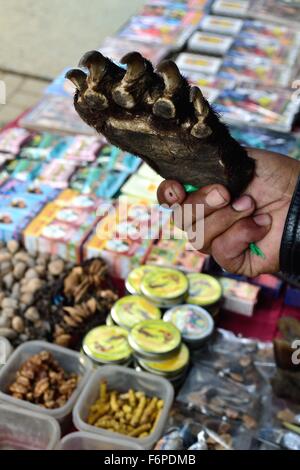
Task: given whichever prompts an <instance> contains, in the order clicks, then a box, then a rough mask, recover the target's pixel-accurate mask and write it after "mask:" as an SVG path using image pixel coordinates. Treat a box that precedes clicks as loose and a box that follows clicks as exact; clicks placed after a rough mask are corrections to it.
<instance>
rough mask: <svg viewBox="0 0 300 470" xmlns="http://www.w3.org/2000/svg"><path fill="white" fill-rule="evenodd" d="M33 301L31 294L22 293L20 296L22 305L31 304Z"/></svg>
mask: <svg viewBox="0 0 300 470" xmlns="http://www.w3.org/2000/svg"><path fill="white" fill-rule="evenodd" d="M32 301H33V295H32V294H23V295H22V296H21V297H20V302H21V305H22V304H23V305H24V306H26V305H29V304H31V303H32Z"/></svg>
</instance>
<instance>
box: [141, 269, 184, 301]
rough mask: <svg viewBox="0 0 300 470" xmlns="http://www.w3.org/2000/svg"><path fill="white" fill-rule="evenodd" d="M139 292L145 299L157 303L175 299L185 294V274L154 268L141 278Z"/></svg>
mask: <svg viewBox="0 0 300 470" xmlns="http://www.w3.org/2000/svg"><path fill="white" fill-rule="evenodd" d="M141 290H142V293H143V294H144V295H145V296H146V297H149V298H150V299H152V298H153V299H154V300H157V301H159V300H160V299H176V298H178V297H179V298H180V297H181V296H184V295H185V294H186V292H187V290H188V280H187V277H186V276H185V274H183V273H182V272H181V271H178V270H177V269H172V268H155V270H152V271H150V272H149V273H147V274H145V276H144V277H143V279H142V283H141Z"/></svg>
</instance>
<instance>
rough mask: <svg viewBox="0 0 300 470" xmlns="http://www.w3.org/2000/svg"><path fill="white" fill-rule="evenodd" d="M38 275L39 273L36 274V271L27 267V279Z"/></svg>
mask: <svg viewBox="0 0 300 470" xmlns="http://www.w3.org/2000/svg"><path fill="white" fill-rule="evenodd" d="M38 277H39V275H38V273H37V272H36V270H35V269H33V268H30V269H28V271H26V274H25V279H28V280H29V279H35V278H38Z"/></svg>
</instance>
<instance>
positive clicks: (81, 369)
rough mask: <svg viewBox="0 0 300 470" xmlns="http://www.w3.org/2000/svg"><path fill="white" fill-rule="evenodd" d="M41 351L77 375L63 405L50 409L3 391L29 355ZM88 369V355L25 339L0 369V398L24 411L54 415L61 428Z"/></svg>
mask: <svg viewBox="0 0 300 470" xmlns="http://www.w3.org/2000/svg"><path fill="white" fill-rule="evenodd" d="M41 351H49V352H51V353H52V354H53V356H54V357H55V359H56V360H57V361H58V362H59V364H60V366H61V367H62V368H63V369H64V370H65V371H66V372H68V373H72V372H73V373H76V374H78V375H79V376H80V377H81V379H80V380H79V383H78V386H77V388H76V390H75V391H74V392H73V393H72V395H71V397H70V398H69V400H68V401H67V403H66V404H65V405H64V406H62V407H60V408H56V409H53V410H48V409H46V408H42V407H40V406H38V405H35V404H33V403H29V402H27V401H25V400H19V399H18V398H14V397H12V396H10V395H9V394H8V393H7V390H8V387H9V386H10V385H11V383H12V382H13V381H14V379H15V376H16V373H17V371H18V370H19V368H20V366H21V365H22V364H23V363H24V362H25V361H26V360H27V359H29V358H30V357H31V356H33V355H34V354H37V353H39V352H41ZM92 370H93V366H92V363H91V361H90V360H89V359H88V358H86V357H83V356H81V355H80V354H79V353H76V352H74V351H71V350H69V349H66V348H63V347H61V346H56V345H55V344H51V343H47V342H45V341H28V342H27V343H24V344H22V345H21V346H19V347H18V348H17V349H16V350H15V351H14V352H13V354H12V355H11V356H10V357H9V359H8V361H7V363H6V364H5V366H3V368H2V369H1V371H0V401H2V402H8V403H10V404H12V405H15V406H22V407H23V408H26V409H28V410H33V411H36V412H37V413H42V414H44V415H47V416H51V417H52V418H56V419H57V420H58V421H59V423H60V424H61V425H63V426H64V427H65V426H66V425H67V422H68V418H69V417H70V416H71V413H72V409H73V407H74V404H75V402H76V400H77V398H78V395H79V393H80V391H81V390H82V388H83V386H84V385H85V383H86V381H87V379H88V378H89V376H90V374H91V372H92Z"/></svg>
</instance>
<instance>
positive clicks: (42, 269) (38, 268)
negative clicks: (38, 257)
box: [35, 265, 46, 276]
mask: <svg viewBox="0 0 300 470" xmlns="http://www.w3.org/2000/svg"><path fill="white" fill-rule="evenodd" d="M35 270H36V273H37V274H38V275H39V276H44V275H45V274H46V267H45V266H42V265H38V266H36V267H35Z"/></svg>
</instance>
